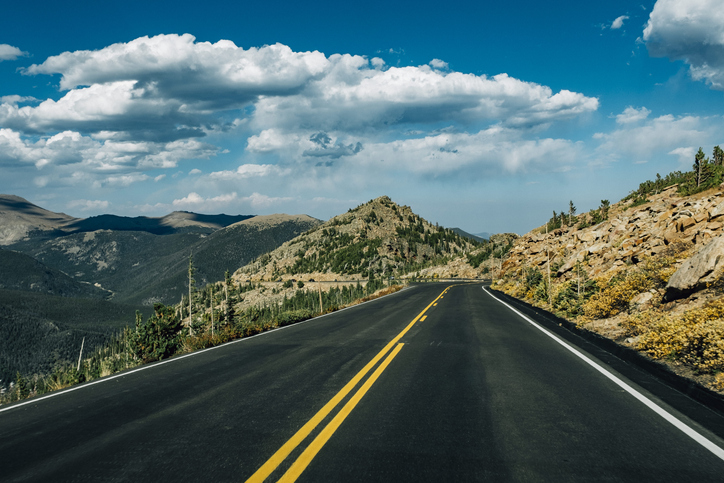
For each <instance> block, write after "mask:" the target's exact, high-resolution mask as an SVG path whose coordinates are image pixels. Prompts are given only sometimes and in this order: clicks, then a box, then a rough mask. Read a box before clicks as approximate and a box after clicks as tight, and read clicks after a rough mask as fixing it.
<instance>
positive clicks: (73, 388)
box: [0, 287, 408, 413]
mask: <svg viewBox="0 0 724 483" xmlns="http://www.w3.org/2000/svg"><path fill="white" fill-rule="evenodd" d="M407 288H408V287H405V288H403V289H402V290H398V291H397V292H393V293H391V294H387V295H383V296H382V297H377V298H376V299H372V300H368V301H366V302H362V303H359V304H356V305H350V306H349V307H345V308H343V309H339V310H335V311H334V312H329V313H328V314H322V315H318V316H316V317H312V318H311V319H307V320H302V321H301V322H296V323H294V324H289V325H285V326H283V327H276V328H274V329H271V330H267V331H264V332H260V333H258V334H254V335H250V336H248V337H242V338H240V339H236V340H232V341H229V342H225V343H223V344H219V345H215V346H214V347H207V348H206V349H201V350H198V351H194V352H190V353H188V354H184V355H182V356H178V357H172V358H171V359H166V360H165V361H160V362H156V363H150V364H144V365H142V366H141V367H138V368H136V369H132V370H130V371H128V372H122V373H117V374H113V375H111V376H107V377H104V378H102V379H97V380H95V381H91V382H89V383H86V384H80V385H77V386H71V387H69V388H67V389H61V390H59V391H54V392H51V393H49V394H46V395H43V396H40V397H38V398H33V399H28V400H27V401H23V402H21V403H18V404H14V405H12V406H8V407H5V408H0V413H3V412H5V411H10V410H12V409H16V408H19V407H22V406H26V405H28V404H35V403H37V402H40V401H42V400H44V399H50V398H51V397H56V396H60V395H63V394H67V393H69V392H73V391H78V390H79V389H84V388H86V387H90V386H95V385H96V384H100V383H102V382H108V381H112V380H113V379H118V378H119V377H124V376H128V375H131V374H134V373H136V372H141V371H145V370H146V369H152V368H154V367H158V366H162V365H164V364H169V363H171V362H175V361H180V360H181V359H186V358H187V357H192V356H196V355H199V354H202V353H204V352H208V351H212V350H214V349H220V348H222V347H226V346H228V345H231V344H236V343H239V342H244V341H247V340H249V339H253V338H254V337H260V336H262V335H267V334H271V333H274V332H278V331H280V330H284V329H288V328H290V327H295V326H298V325H301V324H304V323H307V322H311V321H313V320H318V319H321V318H322V317H326V316H328V315H333V314H338V313H340V312H344V311H345V310H347V309H353V308H355V307H359V306H361V305H365V304H368V303H370V302H374V301H376V300H380V299H383V298H385V297H387V296H390V295H395V294H396V293H400V292H402V291H403V290H406V289H407Z"/></svg>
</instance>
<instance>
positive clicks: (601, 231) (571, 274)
mask: <svg viewBox="0 0 724 483" xmlns="http://www.w3.org/2000/svg"><path fill="white" fill-rule="evenodd" d="M649 200H650V201H649V202H648V203H645V204H643V205H640V206H631V202H630V201H628V202H621V203H616V204H614V205H612V206H611V209H610V211H609V217H608V220H605V221H604V222H602V223H599V224H598V225H594V226H590V227H587V228H583V229H581V228H578V227H577V226H564V227H562V228H560V229H557V230H554V231H552V232H551V233H548V234H546V233H545V231H544V230H542V229H541V228H538V229H535V230H533V231H531V232H529V233H527V234H525V235H523V236H522V237H520V238H519V239H518V240H516V242H515V245H514V247H513V248H512V250H511V251H510V253H509V254H508V257H507V258H506V259H505V260H504V262H503V264H502V270H501V272H502V274H501V275H503V276H506V277H511V276H512V277H518V276H523V273H524V269H530V268H537V269H539V270H546V269H547V266H546V265H547V264H548V262H549V260H550V266H551V273H554V274H556V276H557V277H558V281H559V282H561V281H566V280H571V279H574V278H576V277H577V276H578V272H579V269H580V271H581V273H583V271H585V274H586V276H587V277H589V278H594V277H603V276H605V277H610V276H612V275H613V274H614V273H616V272H617V271H618V270H619V269H620V268H621V267H623V266H625V265H636V264H637V263H638V262H639V261H641V260H642V259H643V258H644V257H650V256H659V255H667V254H671V255H674V254H677V253H682V250H686V251H691V252H693V253H696V252H698V251H701V250H702V247H705V246H707V245H708V244H710V243H711V242H712V241H713V240H717V239H718V238H719V237H720V235H722V234H723V233H724V223H723V222H724V193H722V192H721V191H708V192H704V193H699V194H697V195H693V196H688V197H683V196H680V195H679V194H678V193H677V192H676V187H675V186H672V187H670V188H667V189H666V190H664V191H663V192H661V193H659V194H657V195H651V196H649ZM720 244H721V245H723V248H721V249H718V250H715V247H718V246H719V245H720ZM722 250H724V242H719V241H717V243H716V244H715V245H712V248H711V249H710V250H709V251H706V252H702V255H701V257H702V260H700V261H697V263H695V264H693V265H692V267H691V268H689V269H688V270H686V271H685V272H686V273H687V276H686V277H685V276H684V272H682V274H681V275H677V277H676V278H674V277H672V279H673V280H672V283H674V284H676V285H672V286H671V290H670V291H669V292H667V293H668V296H669V297H679V296H684V294H686V293H687V292H688V293H691V292H690V291H692V290H698V289H699V288H701V287H702V284H706V282H707V281H710V279H712V278H713V277H714V276H716V275H717V274H718V264H719V261H718V259H717V257H718V256H719V255H718V254H719V253H720V252H722ZM710 251H711V253H710ZM714 252H716V254H714ZM722 253H724V252H722ZM707 254H708V255H707ZM705 256H709V257H710V258H708V259H707V261H704V260H703V257H705ZM712 256H713V258H712ZM722 259H723V261H722V264H724V257H722ZM577 262H580V263H577ZM711 264H713V265H714V266H713V267H711V266H710V265H711ZM705 267H708V268H705ZM709 269H711V270H712V271H711V272H707V270H709ZM682 270H683V267H682ZM697 270H698V271H697ZM696 274H699V276H698V278H696V277H697V275H696ZM693 278H696V280H694V281H692V279H693ZM677 290H678V292H677Z"/></svg>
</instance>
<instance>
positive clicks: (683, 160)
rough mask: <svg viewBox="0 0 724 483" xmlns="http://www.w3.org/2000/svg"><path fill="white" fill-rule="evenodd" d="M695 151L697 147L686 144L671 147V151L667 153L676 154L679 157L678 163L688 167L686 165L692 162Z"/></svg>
mask: <svg viewBox="0 0 724 483" xmlns="http://www.w3.org/2000/svg"><path fill="white" fill-rule="evenodd" d="M697 151H698V149H697V148H695V147H694V146H686V147H681V148H676V149H672V150H671V151H669V153H668V154H670V155H672V156H677V157H678V158H679V163H680V164H681V165H683V166H686V168H687V169H688V167H689V166H688V165H690V164H693V161H694V156H695V155H696V152H697Z"/></svg>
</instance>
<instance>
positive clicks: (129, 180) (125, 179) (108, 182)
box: [94, 173, 150, 188]
mask: <svg viewBox="0 0 724 483" xmlns="http://www.w3.org/2000/svg"><path fill="white" fill-rule="evenodd" d="M148 179H150V178H149V177H148V175H145V174H142V173H131V174H124V175H120V176H108V177H107V178H105V179H102V180H99V181H96V182H95V183H94V186H95V187H97V188H100V187H103V186H116V187H117V186H122V187H128V186H131V185H132V184H134V183H139V182H141V181H146V180H148Z"/></svg>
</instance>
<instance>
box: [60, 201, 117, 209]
mask: <svg viewBox="0 0 724 483" xmlns="http://www.w3.org/2000/svg"><path fill="white" fill-rule="evenodd" d="M67 206H68V208H69V209H79V210H83V211H97V210H106V209H108V206H110V203H109V202H108V201H102V200H72V201H69V202H68V205H67Z"/></svg>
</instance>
